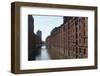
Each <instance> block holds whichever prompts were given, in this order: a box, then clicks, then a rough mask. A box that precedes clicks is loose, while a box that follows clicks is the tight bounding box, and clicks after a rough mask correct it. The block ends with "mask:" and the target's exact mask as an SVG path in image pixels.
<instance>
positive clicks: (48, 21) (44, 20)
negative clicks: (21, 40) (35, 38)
mask: <svg viewBox="0 0 100 76" xmlns="http://www.w3.org/2000/svg"><path fill="white" fill-rule="evenodd" d="M33 18H34V33H36V32H37V31H38V30H41V31H42V40H43V41H45V39H46V37H47V36H49V35H50V32H51V30H52V29H53V28H55V27H58V26H60V25H61V24H63V16H36V15H35V16H34V15H33Z"/></svg>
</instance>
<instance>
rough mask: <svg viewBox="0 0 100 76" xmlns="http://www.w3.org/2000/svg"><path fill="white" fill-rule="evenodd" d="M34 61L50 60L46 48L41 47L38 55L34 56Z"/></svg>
mask: <svg viewBox="0 0 100 76" xmlns="http://www.w3.org/2000/svg"><path fill="white" fill-rule="evenodd" d="M36 60H50V55H49V53H48V50H47V48H46V46H42V47H41V50H40V54H39V55H38V56H36Z"/></svg>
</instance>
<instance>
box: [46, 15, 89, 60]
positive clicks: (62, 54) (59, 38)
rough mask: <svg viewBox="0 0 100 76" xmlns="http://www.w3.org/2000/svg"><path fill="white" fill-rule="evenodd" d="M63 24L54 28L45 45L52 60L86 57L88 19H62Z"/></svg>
mask: <svg viewBox="0 0 100 76" xmlns="http://www.w3.org/2000/svg"><path fill="white" fill-rule="evenodd" d="M63 20H64V21H63V24H62V25H61V26H59V27H55V28H54V29H53V30H52V31H51V35H50V36H48V37H47V39H46V43H47V48H48V51H49V53H50V55H51V58H52V59H64V58H65V59H73V58H75V59H76V58H87V57H88V30H87V28H88V24H87V23H88V22H87V21H88V18H87V17H63Z"/></svg>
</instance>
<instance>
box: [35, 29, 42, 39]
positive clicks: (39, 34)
mask: <svg viewBox="0 0 100 76" xmlns="http://www.w3.org/2000/svg"><path fill="white" fill-rule="evenodd" d="M36 35H37V36H38V37H39V38H40V39H41V40H42V31H40V30H38V31H37V33H36Z"/></svg>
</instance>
